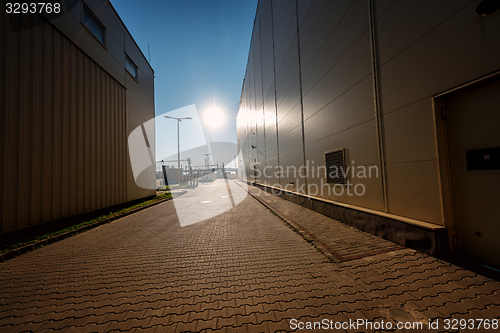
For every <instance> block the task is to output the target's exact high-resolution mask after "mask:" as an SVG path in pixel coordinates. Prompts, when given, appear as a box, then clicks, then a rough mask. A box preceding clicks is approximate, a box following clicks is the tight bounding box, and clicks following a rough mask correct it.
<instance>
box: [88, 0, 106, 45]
mask: <svg viewBox="0 0 500 333" xmlns="http://www.w3.org/2000/svg"><path fill="white" fill-rule="evenodd" d="M83 24H84V25H85V26H86V27H87V29H89V30H90V32H92V34H93V35H94V36H95V37H96V38H97V39H98V40H99V41H100V42H101V43H102V44H103V45H104V26H103V25H102V24H101V22H99V21H98V20H97V18H96V17H95V15H94V14H93V13H92V12H91V11H90V9H88V8H87V6H85V5H84V6H83Z"/></svg>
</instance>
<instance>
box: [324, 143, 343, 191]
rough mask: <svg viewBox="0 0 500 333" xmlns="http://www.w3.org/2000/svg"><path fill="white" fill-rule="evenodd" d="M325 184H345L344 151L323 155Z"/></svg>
mask: <svg viewBox="0 0 500 333" xmlns="http://www.w3.org/2000/svg"><path fill="white" fill-rule="evenodd" d="M325 163H326V182H327V183H328V184H345V183H346V172H347V170H346V169H345V149H339V150H335V151H332V152H328V153H325Z"/></svg>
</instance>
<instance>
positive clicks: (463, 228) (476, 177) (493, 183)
mask: <svg viewBox="0 0 500 333" xmlns="http://www.w3.org/2000/svg"><path fill="white" fill-rule="evenodd" d="M444 104H445V108H446V109H445V110H446V127H447V132H448V146H449V154H450V156H449V157H450V169H451V179H452V197H453V207H454V208H453V209H454V215H455V226H456V231H457V241H458V245H459V247H460V248H461V249H463V250H464V251H466V252H467V253H470V254H471V255H472V256H474V257H475V258H476V259H478V260H479V261H481V262H483V263H484V264H486V265H493V266H496V267H500V78H499V77H496V78H494V79H489V80H485V81H484V82H481V83H479V84H476V85H473V86H470V87H467V88H463V89H460V90H458V91H455V92H453V93H450V94H448V95H446V96H445V97H444Z"/></svg>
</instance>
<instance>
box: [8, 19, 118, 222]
mask: <svg viewBox="0 0 500 333" xmlns="http://www.w3.org/2000/svg"><path fill="white" fill-rule="evenodd" d="M0 16H1V20H0V22H1V25H0V29H1V30H0V36H1V37H0V40H1V43H2V45H1V47H0V64H2V66H0V76H1V77H2V81H3V82H2V85H1V86H0V105H1V108H2V112H1V115H0V135H1V136H0V158H1V159H2V160H1V161H0V220H1V223H0V232H5V231H9V230H14V229H18V228H22V227H26V226H29V225H32V224H37V223H41V222H46V221H50V220H54V219H58V218H61V217H66V216H70V215H74V214H78V213H82V212H86V211H91V210H95V209H99V208H103V207H107V206H110V205H114V204H118V203H122V202H125V201H126V165H127V160H126V156H127V155H126V153H127V151H126V149H127V146H126V142H127V138H126V100H125V98H126V96H125V91H126V90H125V88H124V87H123V86H122V85H120V84H119V83H118V82H117V81H116V80H115V79H114V78H113V77H111V76H110V75H109V74H108V73H107V72H106V71H104V70H103V69H102V68H101V67H99V66H98V65H97V64H96V63H95V62H94V61H93V60H92V59H90V58H89V57H88V56H87V55H86V54H85V53H84V52H83V51H82V50H80V49H79V48H78V47H76V46H75V44H74V43H72V42H71V41H70V40H69V39H67V38H66V37H65V36H64V35H63V34H61V33H60V32H59V31H58V30H56V29H55V28H54V27H53V26H52V25H50V24H49V23H47V21H45V20H44V19H43V18H42V17H39V16H25V19H30V20H40V24H39V25H36V26H35V27H34V28H30V29H26V30H22V31H20V32H16V33H14V32H12V30H11V29H10V26H9V21H8V20H7V18H6V17H5V13H4V12H2V13H1V14H0Z"/></svg>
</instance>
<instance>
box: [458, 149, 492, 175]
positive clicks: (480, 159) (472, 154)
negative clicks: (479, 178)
mask: <svg viewBox="0 0 500 333" xmlns="http://www.w3.org/2000/svg"><path fill="white" fill-rule="evenodd" d="M465 157H466V160H467V171H474V170H498V169H500V147H491V148H483V149H471V150H466V151H465Z"/></svg>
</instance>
